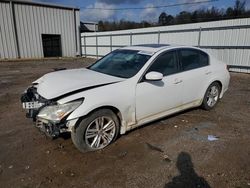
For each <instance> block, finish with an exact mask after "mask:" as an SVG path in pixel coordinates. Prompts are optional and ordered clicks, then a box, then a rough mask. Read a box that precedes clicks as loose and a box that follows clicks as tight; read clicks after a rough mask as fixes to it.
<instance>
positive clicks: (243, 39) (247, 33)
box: [82, 18, 250, 73]
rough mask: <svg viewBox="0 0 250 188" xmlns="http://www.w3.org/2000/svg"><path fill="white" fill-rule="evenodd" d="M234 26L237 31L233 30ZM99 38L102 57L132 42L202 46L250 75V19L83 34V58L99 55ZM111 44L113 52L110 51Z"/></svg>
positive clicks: (235, 69) (236, 69)
mask: <svg viewBox="0 0 250 188" xmlns="http://www.w3.org/2000/svg"><path fill="white" fill-rule="evenodd" d="M231 26H237V27H236V28H235V27H234V28H232V27H231ZM246 26H247V27H246ZM215 27H220V28H215ZM223 27H224V28H223ZM192 29H193V30H192ZM200 30H201V31H200ZM145 32H146V33H145ZM150 32H153V33H150ZM159 33H160V34H159ZM110 35H112V39H110V38H111V36H110ZM131 35H132V37H131ZM96 36H97V38H98V40H97V41H98V45H99V47H98V56H102V55H106V54H107V53H108V52H110V51H111V49H112V50H114V49H116V48H118V47H120V46H126V45H130V43H131V39H132V44H133V45H135V44H145V43H158V42H160V43H169V44H181V45H192V46H198V45H199V44H200V46H201V47H203V48H204V49H205V50H206V51H208V52H209V53H211V54H213V55H214V56H215V57H217V58H218V59H220V60H222V61H224V62H226V63H227V64H228V65H236V66H244V67H245V68H244V67H242V68H239V67H237V68H232V69H231V70H233V71H238V72H248V73H249V72H250V70H249V68H246V67H250V49H249V48H250V18H245V19H234V20H224V21H215V22H203V23H195V24H184V25H174V26H161V27H151V28H143V29H133V30H123V31H113V32H97V33H82V52H83V55H84V54H85V53H86V54H87V55H92V56H93V55H96V53H97V48H96ZM84 37H85V41H86V44H85V43H84ZM111 41H112V42H111ZM111 43H112V45H113V47H112V48H111V47H110V44H111ZM84 45H86V46H84ZM100 45H101V46H100ZM244 46H245V47H244ZM85 49H86V52H85Z"/></svg>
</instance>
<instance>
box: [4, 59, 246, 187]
mask: <svg viewBox="0 0 250 188" xmlns="http://www.w3.org/2000/svg"><path fill="white" fill-rule="evenodd" d="M91 62H93V60H91V59H74V60H69V59H68V60H43V61H20V62H0V187H15V188H16V187H32V188H34V187H100V188H104V187H129V188H130V187H143V188H145V187H162V188H163V187H166V188H167V187H219V188H223V187H242V188H244V187H246V188H247V187H250V144H249V143H250V115H249V114H250V74H239V73H231V84H230V88H229V91H228V92H227V93H226V94H225V96H224V98H223V99H222V100H221V101H220V103H219V104H218V105H217V106H216V108H215V109H213V110H212V111H204V110H201V109H199V108H197V109H192V110H188V111H186V112H183V113H179V114H177V115H174V116H171V117H168V118H164V119H162V120H160V121H155V122H153V123H150V124H148V125H146V126H143V127H140V128H138V129H136V130H133V131H130V132H129V133H127V134H126V135H123V136H121V137H120V138H119V139H118V140H117V141H116V142H115V143H113V144H112V145H111V146H109V147H107V148H105V149H103V150H101V151H97V152H90V153H85V154H82V153H80V152H78V150H77V149H76V148H75V147H74V145H73V144H72V142H71V139H70V137H69V138H58V139H55V140H50V139H48V138H46V137H45V136H44V135H42V134H41V133H40V132H39V131H38V130H37V129H36V128H34V127H33V126H32V122H31V120H30V119H26V118H25V112H24V110H22V108H21V104H20V101H19V98H20V94H21V93H22V91H23V90H24V89H25V88H26V87H27V86H29V85H30V83H31V81H34V80H35V79H37V78H38V77H40V76H42V75H43V74H45V73H47V72H50V71H52V70H53V68H63V67H66V68H77V67H84V66H86V65H88V64H90V63H91ZM208 135H214V136H216V137H217V138H218V140H215V141H208Z"/></svg>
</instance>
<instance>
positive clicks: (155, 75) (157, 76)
mask: <svg viewBox="0 0 250 188" xmlns="http://www.w3.org/2000/svg"><path fill="white" fill-rule="evenodd" d="M162 78H163V74H162V73H159V72H155V71H152V72H149V73H147V74H146V75H145V79H146V80H149V81H160V80H162Z"/></svg>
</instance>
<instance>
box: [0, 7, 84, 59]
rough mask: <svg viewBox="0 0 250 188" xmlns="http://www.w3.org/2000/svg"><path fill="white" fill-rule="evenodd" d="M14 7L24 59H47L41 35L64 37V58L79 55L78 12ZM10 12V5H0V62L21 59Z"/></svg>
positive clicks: (20, 49)
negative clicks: (0, 60)
mask: <svg viewBox="0 0 250 188" xmlns="http://www.w3.org/2000/svg"><path fill="white" fill-rule="evenodd" d="M13 3H14V2H13ZM13 6H14V15H15V18H14V19H15V21H16V31H17V38H18V41H17V42H18V44H19V52H20V57H21V58H41V57H44V55H43V46H42V34H59V35H61V43H62V56H76V55H80V42H79V41H80V39H79V38H80V31H79V26H80V14H79V10H77V9H66V8H56V7H47V6H39V5H32V4H22V3H14V5H13ZM11 11H12V7H11V3H10V2H0V29H1V33H0V59H1V58H17V57H18V54H17V45H16V38H15V33H14V23H13V20H14V19H13V17H12V15H13V14H12V12H11Z"/></svg>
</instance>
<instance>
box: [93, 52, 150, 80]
mask: <svg viewBox="0 0 250 188" xmlns="http://www.w3.org/2000/svg"><path fill="white" fill-rule="evenodd" d="M150 57H151V56H150V55H146V54H143V52H141V51H136V50H115V51H113V52H111V53H110V54H108V55H106V56H105V57H103V58H102V59H100V60H99V61H97V62H96V63H95V64H93V65H92V66H90V67H89V69H90V70H94V71H97V72H101V73H104V74H108V75H111V76H117V77H122V78H130V77H132V76H134V75H135V74H136V73H137V72H138V71H139V70H140V69H141V68H142V67H143V65H144V64H145V63H146V62H147V61H148V59H149V58H150Z"/></svg>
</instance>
